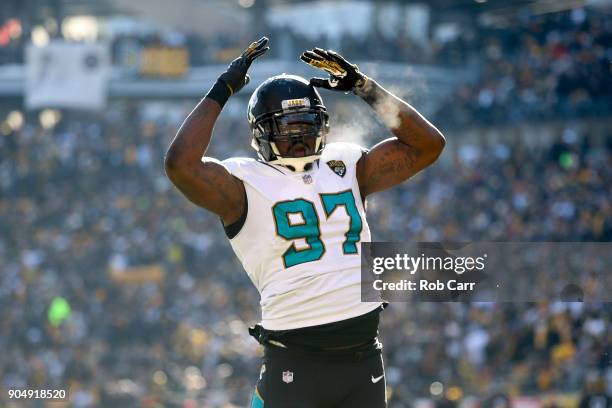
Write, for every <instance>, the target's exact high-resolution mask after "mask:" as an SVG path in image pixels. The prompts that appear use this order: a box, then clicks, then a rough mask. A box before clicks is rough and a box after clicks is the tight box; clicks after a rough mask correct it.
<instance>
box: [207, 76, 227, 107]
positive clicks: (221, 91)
mask: <svg viewBox="0 0 612 408" xmlns="http://www.w3.org/2000/svg"><path fill="white" fill-rule="evenodd" d="M230 96H232V91H231V90H230V88H229V86H227V84H226V83H225V82H223V81H222V80H220V79H217V82H215V84H214V85H213V86H212V88H210V91H208V93H207V94H206V96H205V98H210V99H212V100H213V101H216V102H217V103H218V104H219V105H221V107H223V106H224V105H225V102H227V100H228V99H229V97H230Z"/></svg>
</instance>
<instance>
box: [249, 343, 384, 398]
mask: <svg viewBox="0 0 612 408" xmlns="http://www.w3.org/2000/svg"><path fill="white" fill-rule="evenodd" d="M386 406H387V403H386V395H385V377H384V367H383V361H382V352H381V349H380V346H378V347H377V346H376V345H368V346H366V347H365V348H360V349H359V350H358V351H351V352H342V353H340V352H333V353H330V352H317V353H312V352H305V351H303V350H296V349H291V348H287V349H284V348H281V347H277V346H266V347H265V355H264V359H263V364H262V368H261V374H260V378H259V381H258V382H257V387H256V391H255V392H254V394H253V397H252V400H251V405H250V408H385V407H386Z"/></svg>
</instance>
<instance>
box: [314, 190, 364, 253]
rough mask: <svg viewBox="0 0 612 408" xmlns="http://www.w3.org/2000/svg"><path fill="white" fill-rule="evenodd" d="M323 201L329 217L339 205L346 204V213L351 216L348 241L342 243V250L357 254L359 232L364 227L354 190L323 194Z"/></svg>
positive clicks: (347, 234) (347, 233)
mask: <svg viewBox="0 0 612 408" xmlns="http://www.w3.org/2000/svg"><path fill="white" fill-rule="evenodd" d="M321 201H322V202H323V208H325V215H326V216H327V217H329V216H330V215H331V214H332V213H333V212H334V210H335V209H336V208H337V207H338V206H344V208H345V209H346V213H347V214H348V216H349V218H350V223H349V229H348V231H347V232H346V234H345V236H346V241H344V243H343V244H342V251H343V252H344V253H345V254H356V253H357V242H359V234H361V229H362V227H363V225H362V222H361V217H360V216H359V211H358V210H357V205H356V204H355V197H354V196H353V191H352V190H347V191H344V192H341V193H335V194H321Z"/></svg>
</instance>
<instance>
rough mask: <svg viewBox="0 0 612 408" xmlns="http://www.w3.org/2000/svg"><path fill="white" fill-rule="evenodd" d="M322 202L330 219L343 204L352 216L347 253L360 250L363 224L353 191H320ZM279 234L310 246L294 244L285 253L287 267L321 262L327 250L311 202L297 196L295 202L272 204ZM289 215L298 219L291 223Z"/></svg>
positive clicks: (345, 251) (344, 249)
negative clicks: (299, 240)
mask: <svg viewBox="0 0 612 408" xmlns="http://www.w3.org/2000/svg"><path fill="white" fill-rule="evenodd" d="M320 198H321V203H322V205H323V208H324V210H325V217H326V219H327V218H329V217H330V216H331V215H332V213H333V212H334V211H335V210H336V208H337V207H338V206H343V207H344V208H345V209H346V213H347V214H348V216H349V223H348V224H349V225H348V228H347V232H346V233H345V237H346V240H345V241H344V242H343V244H342V251H343V253H345V254H356V253H357V242H359V237H360V234H361V230H362V228H363V223H362V220H361V216H360V215H359V211H358V210H357V205H356V204H355V197H354V195H353V192H352V190H347V191H342V192H339V193H328V194H320ZM272 214H273V216H274V223H275V224H276V233H277V234H278V235H279V236H281V237H283V238H284V239H286V240H287V241H293V240H297V239H304V240H305V241H306V243H307V244H308V248H305V249H300V250H298V249H297V248H296V247H295V243H292V245H291V246H290V247H289V249H287V250H286V251H285V253H284V254H283V263H284V265H285V267H286V268H289V267H292V266H295V265H299V264H302V263H305V262H312V261H318V260H319V259H321V258H322V257H323V254H324V253H325V244H324V243H323V240H322V238H321V229H320V223H319V216H318V214H317V211H316V209H315V206H314V204H313V203H312V202H311V201H308V200H305V199H303V198H298V199H296V200H292V201H281V202H278V203H276V204H275V205H274V207H272ZM290 214H298V217H299V218H301V220H300V221H299V222H296V223H292V222H291V220H290V216H289V215H290Z"/></svg>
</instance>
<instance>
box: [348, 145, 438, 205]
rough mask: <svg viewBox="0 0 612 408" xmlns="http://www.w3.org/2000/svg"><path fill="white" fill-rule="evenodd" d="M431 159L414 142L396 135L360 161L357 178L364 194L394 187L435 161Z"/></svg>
mask: <svg viewBox="0 0 612 408" xmlns="http://www.w3.org/2000/svg"><path fill="white" fill-rule="evenodd" d="M431 162H432V161H431V160H430V158H429V157H426V155H423V154H422V153H421V151H420V150H419V149H417V148H416V147H414V146H410V145H407V144H405V143H402V142H400V141H399V140H398V139H397V138H396V137H392V138H389V139H386V140H383V141H382V142H380V143H378V144H377V145H375V146H374V147H372V148H371V149H370V150H369V151H368V152H367V153H365V154H364V155H363V156H362V157H361V159H359V161H358V162H357V181H358V182H359V188H360V190H361V194H362V195H363V196H364V197H365V196H367V195H369V194H372V193H376V192H378V191H382V190H385V189H387V188H390V187H393V186H395V185H397V184H399V183H401V182H402V181H404V180H407V179H408V178H410V177H412V176H413V175H415V174H416V173H418V172H419V171H421V170H422V169H423V168H425V167H427V166H428V165H429V164H431Z"/></svg>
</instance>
